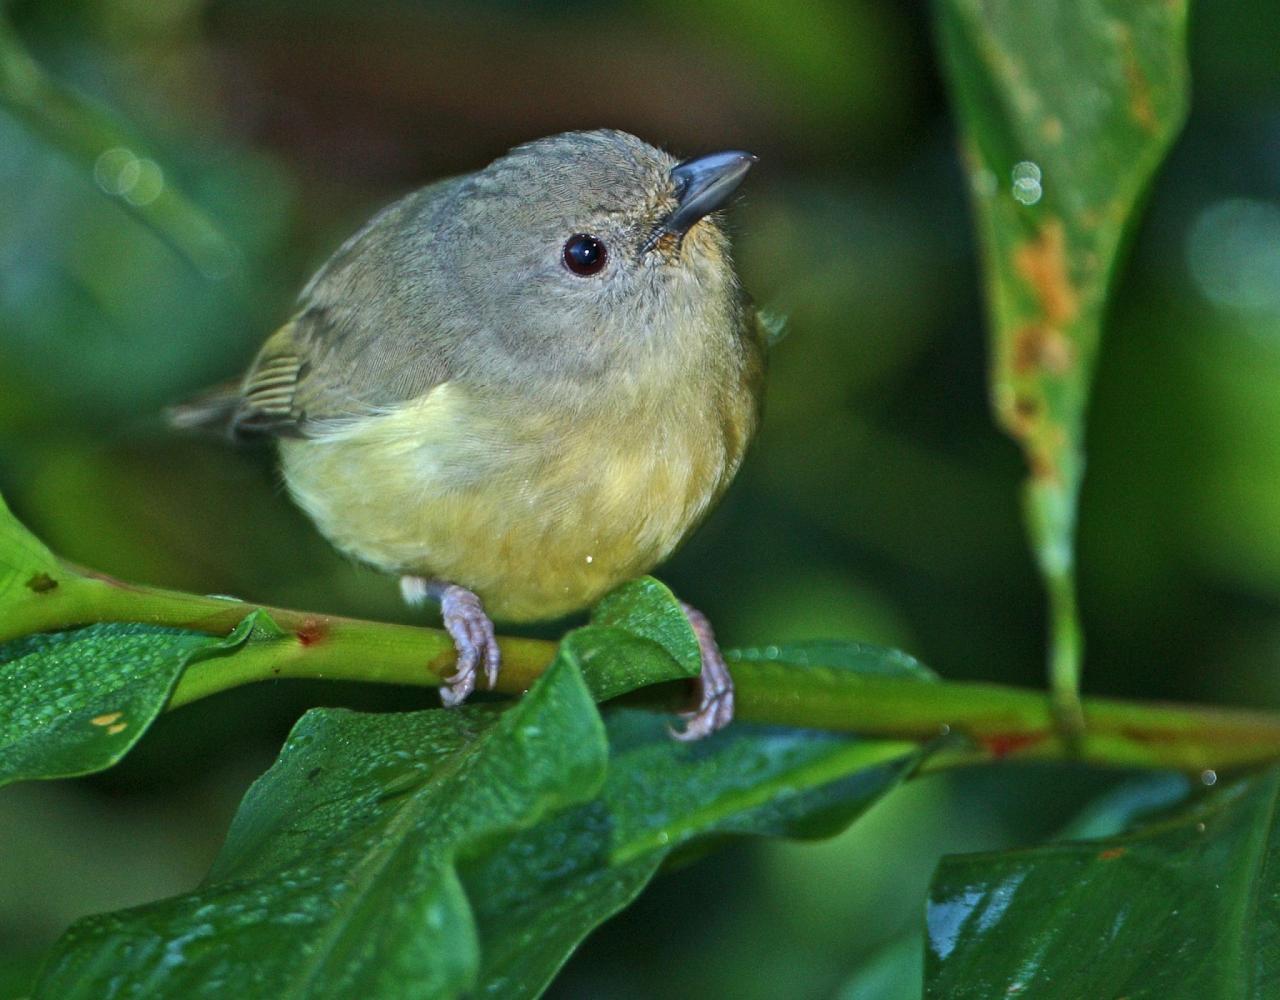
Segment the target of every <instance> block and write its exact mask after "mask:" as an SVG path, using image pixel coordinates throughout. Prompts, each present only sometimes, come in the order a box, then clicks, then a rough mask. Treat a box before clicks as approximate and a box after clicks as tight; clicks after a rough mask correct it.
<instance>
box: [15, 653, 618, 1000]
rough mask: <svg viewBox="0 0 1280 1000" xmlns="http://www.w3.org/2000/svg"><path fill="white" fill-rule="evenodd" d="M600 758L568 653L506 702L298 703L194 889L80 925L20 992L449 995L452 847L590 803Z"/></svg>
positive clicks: (466, 956) (457, 948)
mask: <svg viewBox="0 0 1280 1000" xmlns="http://www.w3.org/2000/svg"><path fill="white" fill-rule="evenodd" d="M605 759H606V746H605V740H604V730H603V728H602V726H601V723H600V719H599V716H598V714H597V713H596V710H595V706H594V705H593V703H592V701H591V697H590V693H589V692H588V690H587V688H586V685H585V684H584V682H583V680H582V677H581V675H580V673H579V670H578V668H577V666H576V664H575V663H574V662H573V659H572V657H569V656H565V657H561V658H559V659H558V660H557V661H556V663H555V664H554V665H553V666H552V667H551V669H550V670H549V671H548V672H547V674H546V675H545V676H544V677H543V678H542V679H541V680H539V681H538V683H537V684H535V685H534V687H533V689H532V690H531V691H530V692H529V693H528V694H527V695H526V696H525V697H524V698H522V699H520V700H519V701H518V702H516V703H515V704H514V705H513V706H512V707H511V708H509V709H507V710H506V711H500V710H497V709H495V708H491V707H472V708H466V709H462V710H456V711H441V710H431V711H425V712H415V713H408V714H403V715H362V714H357V713H354V712H349V711H343V710H317V711H312V712H309V713H307V715H306V716H304V717H303V719H302V720H301V721H300V722H299V723H298V725H297V727H295V729H294V732H293V733H292V735H291V736H290V737H289V741H288V743H287V744H286V746H285V748H284V750H283V751H282V753H281V755H280V759H279V760H278V761H277V762H276V764H275V766H273V767H272V768H271V770H270V771H268V772H267V774H266V775H264V776H263V777H262V778H261V779H260V780H259V781H258V782H257V783H256V784H255V785H254V787H253V788H252V789H251V790H250V792H249V794H248V796H247V797H246V798H245V801H244V804H243V806H242V808H241V810H240V812H239V814H238V815H237V816H236V819H235V822H234V824H233V825H232V828H231V832H230V834H229V835H228V839H227V844H226V846H225V848H224V850H223V852H222V854H221V855H220V856H219V858H218V860H217V862H216V863H215V865H214V868H213V870H212V872H211V873H210V875H209V878H208V879H207V880H206V882H205V883H204V885H203V886H202V887H201V888H200V889H198V890H197V891H196V892H193V893H191V894H188V895H186V896H181V897H178V898H176V899H172V900H167V901H164V902H161V903H157V904H154V905H150V906H144V907H141V908H139V909H135V910H128V911H124V912H122V913H119V914H111V915H106V916H99V917H90V918H88V919H87V920H83V921H81V922H79V923H78V924H76V925H75V926H73V927H72V928H71V930H70V931H69V932H68V933H67V934H66V935H65V936H64V937H63V938H62V939H61V941H60V942H59V943H58V944H57V945H56V946H55V949H54V952H53V955H52V957H51V958H50V961H49V964H48V965H47V967H46V969H45V971H44V974H43V975H42V977H41V979H40V981H39V983H38V985H37V989H36V992H35V995H36V996H38V997H58V998H74V997H117V996H134V995H145V996H149V997H224V996H273V997H275V996H279V997H284V996H306V997H352V996H360V997H447V996H458V995H461V994H462V993H464V992H466V991H467V990H468V989H469V988H470V987H471V985H472V983H473V982H474V979H475V974H476V967H477V963H478V953H477V947H478V946H477V939H476V931H475V926H474V923H473V919H472V916H471V911H470V907H469V906H468V902H467V898H466V896H465V894H464V892H463V889H462V886H461V884H460V883H459V881H458V877H457V873H456V869H455V863H456V859H457V858H458V856H459V855H462V854H466V853H470V852H478V851H483V850H484V849H485V848H486V846H487V845H490V844H492V843H494V842H495V841H496V840H499V839H501V838H503V837H505V836H508V835H510V834H511V833H512V832H514V831H517V830H520V829H523V828H526V827H529V826H530V825H532V824H533V823H535V822H537V821H538V820H539V819H541V818H543V817H544V816H546V815H547V814H549V813H551V812H553V811H555V810H556V809H559V808H562V807H564V806H566V805H569V804H572V803H575V802H579V801H582V800H583V799H584V798H589V797H590V796H591V795H593V794H594V793H595V791H596V790H597V789H598V788H599V786H600V783H601V781H602V780H603V778H604V768H605Z"/></svg>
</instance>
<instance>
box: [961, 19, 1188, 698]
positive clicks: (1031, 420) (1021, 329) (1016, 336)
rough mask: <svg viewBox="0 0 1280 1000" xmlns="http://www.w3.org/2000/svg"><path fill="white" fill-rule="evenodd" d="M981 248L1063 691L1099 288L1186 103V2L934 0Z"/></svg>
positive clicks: (997, 370)
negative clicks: (1025, 474) (1022, 458)
mask: <svg viewBox="0 0 1280 1000" xmlns="http://www.w3.org/2000/svg"><path fill="white" fill-rule="evenodd" d="M938 13H939V17H938V24H939V31H940V41H941V48H942V54H943V56H944V61H945V64H946V69H947V75H948V77H949V83H950V88H951V94H952V100H953V102H954V104H955V106H956V110H957V112H958V116H959V120H960V132H961V135H960V139H961V145H962V148H963V153H964V158H965V161H966V165H967V169H968V171H969V176H970V184H971V188H972V199H973V206H974V215H975V218H976V223H977V229H978V234H979V238H980V242H981V244H982V250H983V257H984V272H985V281H986V286H987V300H988V309H989V312H990V325H991V356H992V363H991V387H992V398H993V403H994V406H995V411H996V415H997V418H998V419H999V421H1000V424H1001V425H1002V426H1003V427H1004V428H1005V430H1007V431H1008V432H1009V433H1010V434H1011V435H1012V436H1013V437H1014V438H1015V439H1016V440H1017V441H1018V442H1019V444H1020V445H1021V446H1022V449H1023V452H1024V454H1025V456H1026V459H1027V464H1028V466H1029V468H1030V476H1029V479H1028V482H1027V487H1026V495H1025V502H1026V509H1027V517H1028V522H1029V528H1030V533H1031V538H1032V543H1033V546H1034V548H1035V552H1036V556H1037V559H1038V562H1039V565H1040V570H1041V572H1042V574H1043V575H1044V577H1045V579H1046V581H1047V583H1048V586H1049V591H1050V597H1051V603H1052V609H1053V616H1054V624H1055V642H1056V651H1055V662H1056V664H1057V668H1056V669H1057V678H1058V680H1059V682H1060V683H1059V687H1060V689H1061V688H1062V687H1063V686H1066V687H1074V686H1075V680H1074V677H1075V674H1076V673H1077V672H1078V649H1077V647H1078V641H1079V638H1078V635H1077V625H1076V621H1075V595H1074V582H1073V581H1074V577H1073V561H1074V536H1075V522H1076V503H1077V496H1078V493H1079V489H1080V481H1081V477H1082V475H1083V470H1084V453H1083V448H1084V423H1085V409H1086V405H1087V402H1088V394H1089V385H1090V381H1091V377H1092V373H1093V367H1094V362H1095V360H1096V357H1097V353H1098V342H1099V337H1100V333H1101V326H1102V321H1103V315H1104V309H1105V306H1106V300H1107V292H1108V288H1109V287H1110V283H1111V278H1112V274H1113V272H1114V270H1115V267H1116V263H1117V258H1118V254H1119V251H1120V248H1121V245H1122V241H1123V237H1124V235H1125V233H1126V231H1127V229H1128V228H1129V226H1130V225H1131V223H1132V222H1133V219H1134V217H1135V215H1136V212H1137V208H1138V203H1139V200H1140V198H1141V196H1142V194H1143V192H1144V190H1145V189H1146V187H1147V184H1148V182H1149V181H1150V180H1151V177H1152V175H1153V173H1154V172H1155V170H1156V168H1157V166H1159V164H1160V162H1161V160H1162V159H1163V158H1164V155H1165V153H1166V151H1167V150H1168V147H1169V144H1170V142H1171V141H1172V139H1173V137H1174V135H1175V134H1176V133H1177V132H1178V130H1179V128H1180V127H1181V125H1182V122H1183V119H1184V117H1185V114H1186V105H1187V68H1186V60H1185V55H1184V35H1185V31H1186V17H1187V5H1186V2H1185V0H1170V2H1163V3H1132V2H1130V0H1089V2H1079V0H1045V2H1037V3H1026V2H1023V0H995V2H988V0H941V2H940V3H939V5H938Z"/></svg>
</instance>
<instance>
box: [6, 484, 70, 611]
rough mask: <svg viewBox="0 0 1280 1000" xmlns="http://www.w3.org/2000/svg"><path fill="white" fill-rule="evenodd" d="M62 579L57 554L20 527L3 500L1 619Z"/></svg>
mask: <svg viewBox="0 0 1280 1000" xmlns="http://www.w3.org/2000/svg"><path fill="white" fill-rule="evenodd" d="M58 575H60V568H59V566H58V560H57V559H56V558H55V557H54V555H53V553H52V552H50V551H49V550H48V549H47V548H45V546H44V543H42V542H41V541H40V540H39V539H38V538H36V537H35V535H33V534H31V532H29V531H28V530H27V529H26V528H24V527H23V526H22V525H21V524H20V523H19V521H18V519H17V518H16V517H14V516H13V514H11V513H10V512H9V508H8V507H7V506H5V502H4V497H2V496H0V615H2V614H3V612H4V610H5V608H6V607H7V606H10V605H14V604H17V603H19V602H21V601H26V600H29V599H30V598H31V595H32V594H40V593H46V592H47V591H49V590H50V589H52V587H56V586H57V583H56V580H55V577H56V576H58Z"/></svg>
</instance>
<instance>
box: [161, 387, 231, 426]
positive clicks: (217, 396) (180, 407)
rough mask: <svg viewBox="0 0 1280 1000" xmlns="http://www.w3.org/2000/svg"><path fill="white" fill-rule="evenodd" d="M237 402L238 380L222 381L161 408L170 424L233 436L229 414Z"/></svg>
mask: <svg viewBox="0 0 1280 1000" xmlns="http://www.w3.org/2000/svg"><path fill="white" fill-rule="evenodd" d="M239 405H240V382H239V381H238V380H237V381H234V382H224V383H223V384H222V385H216V386H214V387H213V388H211V389H206V390H205V391H204V392H202V393H200V394H199V395H198V396H193V397H192V398H191V399H188V400H186V401H185V402H182V403H178V404H176V405H174V406H171V407H169V408H168V409H167V410H165V412H164V416H165V421H166V422H167V423H168V424H169V426H170V427H172V428H174V429H175V430H180V431H203V432H207V433H210V434H220V435H224V436H227V437H233V436H234V434H233V431H232V418H233V417H234V416H235V413H236V409H237V408H238V407H239Z"/></svg>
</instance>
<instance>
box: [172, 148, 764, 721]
mask: <svg viewBox="0 0 1280 1000" xmlns="http://www.w3.org/2000/svg"><path fill="white" fill-rule="evenodd" d="M755 159H756V158H755V157H754V156H752V155H751V154H749V153H743V152H736V151H735V152H723V153H714V154H711V155H709V156H702V157H698V158H697V159H692V160H686V161H684V162H677V161H676V159H675V158H674V157H672V156H670V155H669V154H667V153H665V152H663V151H662V150H659V149H656V148H655V147H653V146H651V145H649V144H648V143H646V142H644V141H642V140H640V139H638V138H636V137H635V136H632V135H629V134H627V133H625V132H619V131H613V130H601V131H590V132H567V133H564V134H561V135H555V136H551V137H548V138H545V139H540V140H537V141H535V142H530V143H527V144H525V145H522V146H518V147H516V148H515V149H513V150H511V151H510V152H509V153H507V154H506V155H504V156H502V157H500V158H499V159H497V160H495V161H494V162H493V163H491V164H489V165H488V166H487V167H485V168H484V169H482V170H478V171H476V172H475V173H472V174H467V175H464V176H460V177H455V178H451V179H448V180H443V181H440V182H438V183H435V184H431V185H429V186H427V187H424V188H422V189H420V190H418V191H416V192H414V193H412V194H410V195H408V196H407V197H405V198H403V199H401V200H400V201H397V202H395V203H394V204H392V205H390V206H389V207H387V208H385V209H383V210H382V211H381V212H379V213H378V214H377V215H375V216H374V217H373V218H372V219H371V220H370V221H369V222H368V223H367V224H366V225H365V226H364V228H363V229H361V230H360V231H359V232H357V233H356V234H355V235H354V236H352V237H351V238H350V239H348V240H347V241H346V242H345V243H344V244H342V246H341V247H339V248H338V250H337V252H336V253H334V255H333V256H332V257H331V258H330V259H329V260H328V262H327V263H325V264H324V266H323V267H321V268H320V270H319V272H318V273H317V274H316V275H315V276H314V277H313V278H312V279H311V280H310V282H309V283H308V284H307V285H306V287H305V288H304V289H303V290H302V293H301V295H300V296H299V299H298V304H297V308H296V311H295V312H294V314H293V317H292V318H291V319H290V320H289V321H288V322H287V323H286V324H285V325H284V326H283V327H281V328H280V329H279V330H277V331H276V332H275V333H274V334H273V335H272V336H271V337H269V338H268V339H267V341H266V343H265V344H264V345H263V347H262V349H261V350H260V351H259V353H258V356H257V358H256V359H255V360H254V362H253V364H252V365H251V366H250V368H249V370H248V373H247V374H246V375H245V376H244V378H243V379H242V380H240V381H238V382H236V383H235V384H233V385H229V386H225V387H220V388H218V389H215V390H212V391H210V392H208V393H206V394H204V395H203V396H201V397H198V398H196V399H195V400H192V401H191V402H189V403H187V404H184V405H181V406H178V407H176V408H174V409H173V410H172V411H170V414H171V419H172V422H173V423H174V424H175V425H177V426H181V427H188V428H195V427H199V428H220V429H225V430H226V431H228V432H229V433H230V434H231V436H232V437H233V438H237V439H240V438H246V437H252V436H257V435H266V436H269V437H273V438H275V439H276V440H277V441H278V443H279V453H280V460H281V466H282V469H283V475H284V480H285V483H286V484H287V486H288V489H289V492H290V494H291V495H292V496H293V498H294V500H295V501H296V502H297V503H298V505H299V506H300V507H301V508H302V509H303V510H304V511H306V513H307V514H309V515H310V517H311V518H312V519H313V520H314V522H315V524H316V526H317V527H318V528H319V530H320V532H321V533H322V534H323V535H324V536H325V537H326V538H328V539H329V541H330V542H332V543H333V544H334V545H335V546H336V547H337V548H338V549H340V550H341V551H342V552H344V553H346V554H348V555H349V556H352V557H354V558H355V559H357V560H360V561H362V562H365V563H368V564H371V565H372V566H374V567H377V568H379V569H381V570H383V571H385V572H388V573H393V574H397V575H398V576H399V577H400V582H401V590H402V593H403V594H404V597H405V599H406V600H408V601H409V602H410V603H415V604H416V603H419V602H421V601H423V600H425V599H426V598H428V597H435V598H437V599H438V600H439V601H440V605H441V614H442V618H443V621H444V625H445V628H446V629H447V630H448V632H449V634H450V636H451V637H452V638H453V641H454V644H455V646H456V649H457V671H456V673H454V674H453V676H451V677H449V678H448V679H447V681H446V685H447V686H446V687H445V688H443V689H442V691H441V697H442V699H443V701H444V703H445V704H446V705H456V704H459V703H460V702H462V701H463V700H464V699H465V698H466V697H467V695H468V694H470V693H471V691H472V690H473V689H474V687H475V684H476V679H477V675H478V674H479V673H480V672H483V673H484V675H485V678H486V680H487V682H488V684H489V686H490V687H492V686H493V685H494V683H495V680H496V678H497V675H498V669H499V651H498V645H497V642H496V639H495V635H494V625H493V620H492V618H491V617H490V616H493V617H494V618H497V619H499V620H503V621H510V622H524V621H533V620H538V619H550V618H557V617H560V616H561V615H565V614H568V613H570V612H574V611H577V610H580V609H582V608H584V607H587V606H588V605H590V604H591V603H592V602H594V601H595V600H596V599H597V598H599V597H601V596H602V595H604V594H605V593H606V592H608V591H609V590H611V589H613V588H614V587H616V586H617V585H619V584H620V583H622V582H624V581H626V580H628V579H631V578H634V577H636V576H639V575H642V574H644V573H646V572H648V571H649V570H650V569H651V568H652V567H654V566H655V565H657V564H658V563H660V562H662V560H664V559H665V558H666V557H667V556H669V555H670V554H671V553H672V551H673V550H674V549H675V548H676V547H677V546H678V545H679V544H680V543H681V542H682V541H683V540H684V539H685V538H686V537H688V535H689V534H690V532H691V531H692V530H693V529H694V528H695V527H696V526H697V525H698V524H699V523H700V522H701V521H702V519H703V518H704V517H705V516H706V514H707V513H708V512H709V511H710V510H711V508H712V507H713V506H714V504H715V503H716V501H717V500H718V499H719V498H720V497H721V495H722V494H723V493H724V491H725V489H726V488H727V487H728V485H729V482H730V481H731V480H732V479H733V476H734V474H735V473H736V472H737V470H738V467H739V465H740V464H741V462H742V458H743V454H744V452H745V451H746V449H747V445H748V443H749V442H750V440H751V437H752V435H753V433H754V432H755V429H756V426H757V423H758V420H759V412H760V398H761V392H762V384H763V376H764V347H765V339H766V338H765V335H764V333H763V328H762V325H761V324H760V323H759V322H758V320H757V316H756V313H755V310H754V309H753V308H752V307H751V305H750V302H749V300H748V299H747V297H746V296H745V294H744V293H743V291H742V289H741V287H740V285H739V282H738V279H737V275H736V273H735V271H734V267H733V263H732V260H731V258H730V253H729V241H728V239H727V237H726V236H725V234H724V231H723V230H722V229H721V228H720V226H719V225H718V224H717V222H716V220H715V218H714V216H713V215H712V213H714V212H716V211H717V210H718V209H720V208H722V207H723V206H724V205H725V204H726V202H727V201H728V199H729V197H730V195H732V193H733V192H734V191H735V190H736V189H737V187H738V185H739V183H740V182H741V181H742V179H743V177H744V176H745V174H746V173H747V171H748V170H749V169H750V167H751V165H752V164H753V163H754V162H755ZM684 607H685V613H686V615H687V616H688V618H689V622H690V624H691V626H692V628H693V630H694V632H695V634H696V635H697V638H698V643H699V647H700V649H701V653H702V671H701V675H700V677H699V679H698V695H699V697H698V706H697V708H696V710H694V711H691V712H688V713H686V714H685V718H686V720H687V721H686V725H685V728H684V729H683V730H681V731H679V732H676V733H674V735H676V736H677V738H680V739H687V740H692V739H699V738H701V737H703V736H706V735H708V734H710V733H711V732H714V731H715V730H717V729H720V728H721V727H723V726H725V725H727V724H728V722H729V721H730V719H731V718H732V717H733V685H732V680H731V679H730V676H729V672H728V669H727V668H726V666H725V662H724V659H723V657H722V656H721V654H720V650H719V648H718V646H717V645H716V641H715V637H714V634H713V632H712V629H711V627H710V625H709V623H708V622H707V619H706V618H705V617H704V616H703V615H701V614H700V613H699V612H697V611H696V610H695V609H693V608H691V607H689V606H687V605H685V606H684Z"/></svg>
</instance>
